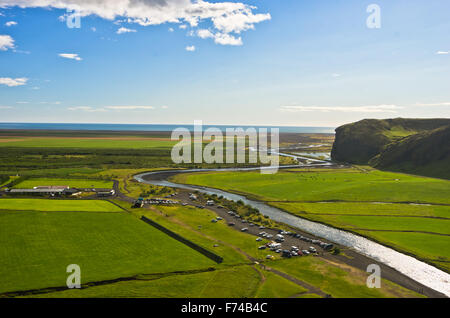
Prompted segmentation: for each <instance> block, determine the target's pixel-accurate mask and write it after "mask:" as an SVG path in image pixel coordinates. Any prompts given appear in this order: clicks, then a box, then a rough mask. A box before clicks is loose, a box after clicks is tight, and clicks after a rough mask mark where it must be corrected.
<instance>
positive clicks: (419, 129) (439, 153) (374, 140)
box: [331, 118, 450, 179]
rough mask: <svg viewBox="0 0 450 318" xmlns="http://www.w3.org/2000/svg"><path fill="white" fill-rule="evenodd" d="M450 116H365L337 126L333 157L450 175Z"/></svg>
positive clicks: (405, 169)
mask: <svg viewBox="0 0 450 318" xmlns="http://www.w3.org/2000/svg"><path fill="white" fill-rule="evenodd" d="M449 135H450V119H404V118H396V119H385V120H376V119H365V120H362V121H359V122H356V123H352V124H347V125H344V126H341V127H338V128H337V129H336V140H335V142H334V144H333V149H332V153H331V157H332V159H333V160H335V161H339V162H348V163H353V164H370V165H372V166H374V167H377V168H380V169H386V170H393V171H401V172H408V173H416V174H421V175H426V176H433V177H441V178H447V179H448V178H450V143H449V140H450V138H449Z"/></svg>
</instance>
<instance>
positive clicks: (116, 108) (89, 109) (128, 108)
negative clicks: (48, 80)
mask: <svg viewBox="0 0 450 318" xmlns="http://www.w3.org/2000/svg"><path fill="white" fill-rule="evenodd" d="M67 109H68V110H70V111H82V112H89V113H93V112H107V111H123V110H126V111H133V110H152V109H155V107H153V106H105V107H100V108H94V107H91V106H76V107H69V108H67Z"/></svg>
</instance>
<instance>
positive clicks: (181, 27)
mask: <svg viewBox="0 0 450 318" xmlns="http://www.w3.org/2000/svg"><path fill="white" fill-rule="evenodd" d="M179 28H180V29H183V30H185V29H186V28H187V25H186V24H181V25H180V26H179Z"/></svg>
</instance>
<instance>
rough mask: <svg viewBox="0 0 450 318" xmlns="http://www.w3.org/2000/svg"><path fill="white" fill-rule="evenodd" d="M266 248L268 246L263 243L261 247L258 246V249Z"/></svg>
mask: <svg viewBox="0 0 450 318" xmlns="http://www.w3.org/2000/svg"><path fill="white" fill-rule="evenodd" d="M266 248H267V246H265V245H261V246H260V247H258V250H265V249H266Z"/></svg>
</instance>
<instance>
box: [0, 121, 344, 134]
mask: <svg viewBox="0 0 450 318" xmlns="http://www.w3.org/2000/svg"><path fill="white" fill-rule="evenodd" d="M180 127H183V128H187V129H189V130H190V131H193V130H194V125H183V124H180V125H163V124H149V125H144V124H140V125H139V124H65V123H64V124H57V123H0V129H18V130H105V131H108V130H109V131H111V130H113V131H172V130H174V129H176V128H180ZM212 127H215V128H218V129H220V130H222V131H225V129H226V128H237V127H242V128H243V129H247V128H249V127H252V128H256V129H258V128H279V129H280V133H330V134H332V133H334V129H335V127H294V126H227V125H203V130H206V129H208V128H212Z"/></svg>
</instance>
